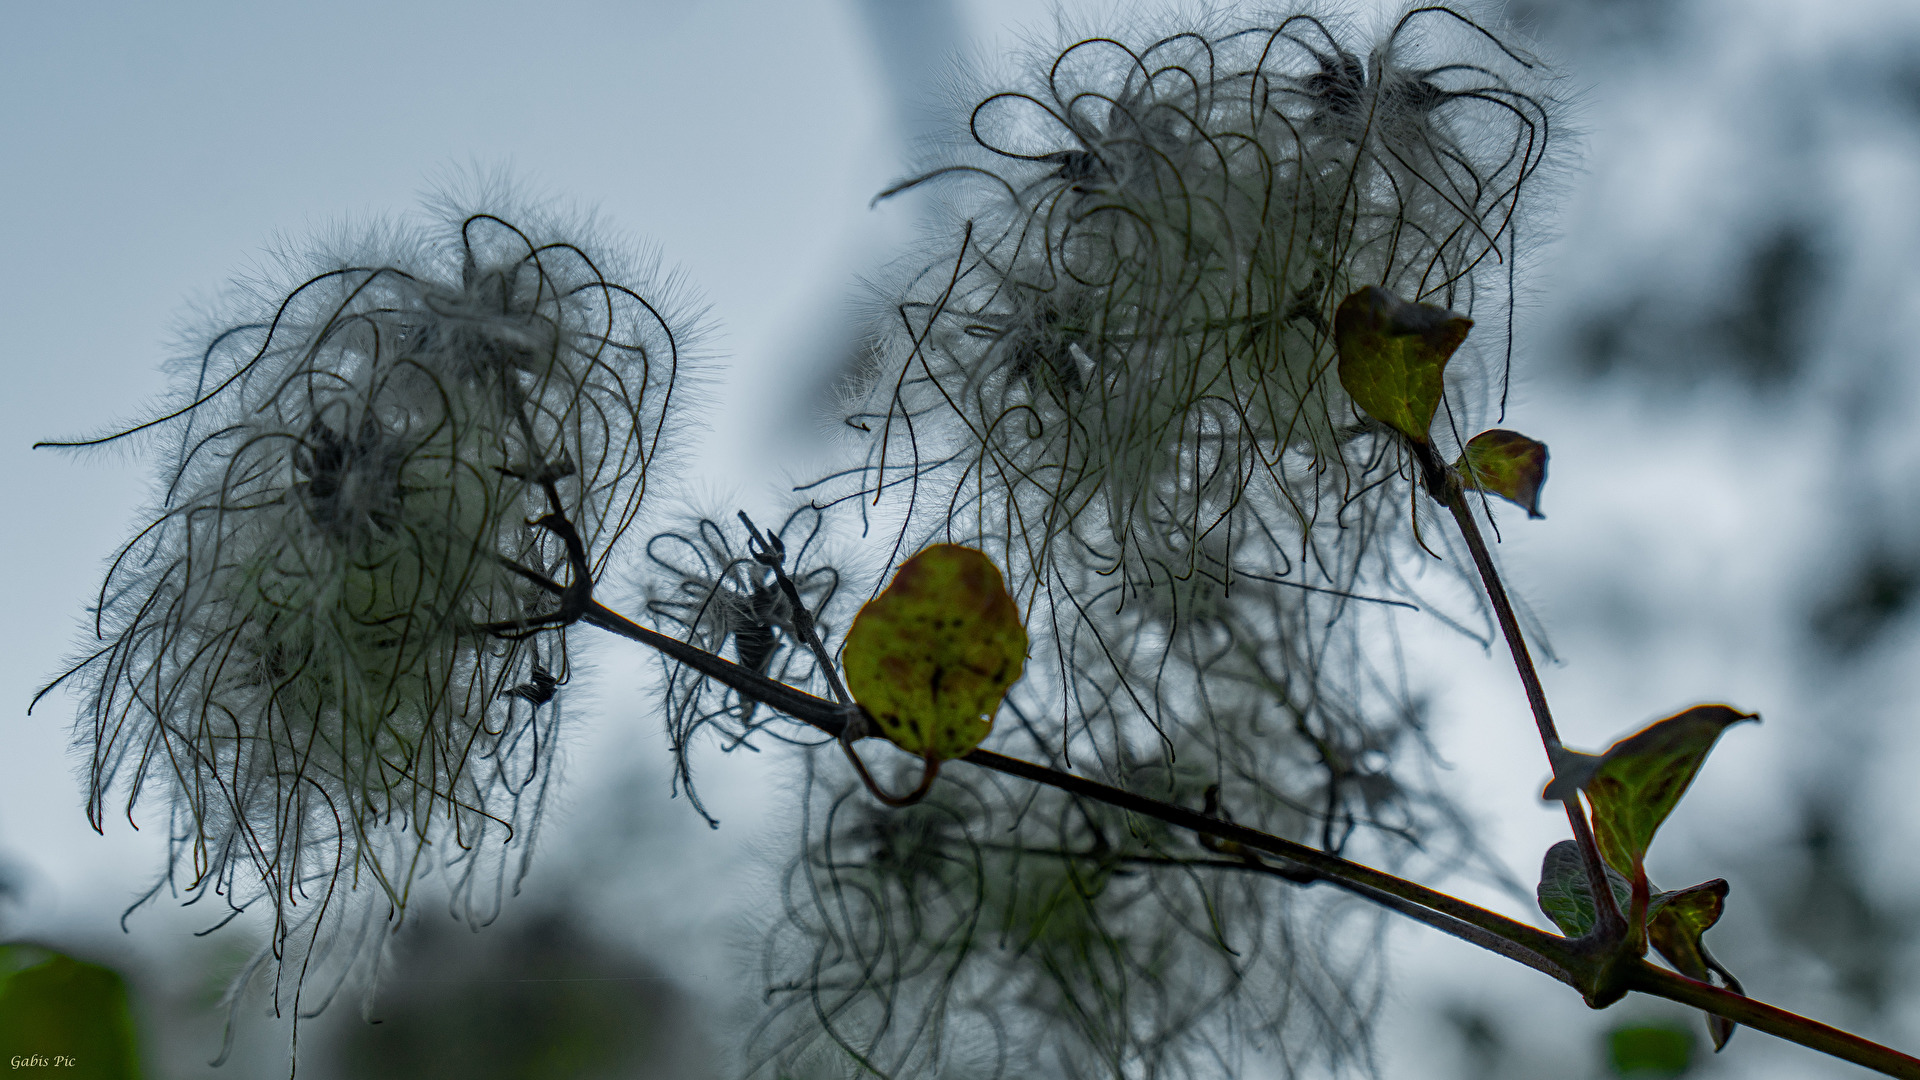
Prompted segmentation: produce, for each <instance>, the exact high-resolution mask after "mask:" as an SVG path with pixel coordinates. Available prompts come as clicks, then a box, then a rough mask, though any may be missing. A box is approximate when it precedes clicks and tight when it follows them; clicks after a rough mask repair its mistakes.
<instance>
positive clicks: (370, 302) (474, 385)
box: [70, 214, 683, 986]
mask: <svg viewBox="0 0 1920 1080" xmlns="http://www.w3.org/2000/svg"><path fill="white" fill-rule="evenodd" d="M567 235H568V234H567V233H565V232H563V231H561V230H560V229H558V228H557V227H554V226H541V227H539V228H537V229H534V230H531V231H522V230H520V229H518V228H516V227H514V226H512V225H510V224H508V223H507V222H505V221H504V220H502V219H501V218H497V217H493V216H491V215H486V214H479V215H474V216H471V217H466V218H465V219H464V220H461V219H459V218H456V219H455V220H454V221H452V222H451V228H450V229H448V231H447V232H446V234H444V235H433V234H430V233H425V232H420V231H414V230H395V231H393V232H391V233H390V234H389V235H388V236H387V237H386V238H385V240H384V242H383V243H381V244H380V245H378V247H379V249H381V250H375V251H372V252H363V253H362V254H360V255H359V256H357V257H356V258H354V259H352V260H343V261H340V262H332V261H330V260H327V259H325V258H322V259H321V260H317V261H319V262H320V265H318V266H312V267H311V269H309V270H308V271H307V272H305V273H303V274H302V275H301V276H302V277H304V280H303V281H301V282H300V283H299V284H298V285H297V286H295V287H293V288H291V289H290V290H289V291H288V292H286V293H285V294H284V295H283V296H277V297H272V298H257V299H255V300H253V301H250V302H246V303H243V304H242V307H243V310H241V311H239V312H237V313H235V318H234V319H233V321H232V322H231V323H230V324H229V325H227V326H226V327H223V328H222V329H221V330H220V331H219V332H218V333H217V334H214V335H212V336H211V337H210V338H209V339H208V344H206V345H205V348H204V352H203V353H202V356H201V359H200V362H199V363H198V364H197V365H196V366H195V368H194V369H193V370H192V371H191V373H190V374H191V377H192V380H193V381H192V383H191V386H190V388H189V392H188V393H187V394H186V395H185V398H186V399H185V401H184V402H183V403H182V405H181V406H180V407H179V408H177V409H175V410H173V411H171V412H169V413H168V414H167V415H166V416H165V417H163V418H162V419H161V420H158V421H155V422H153V423H152V424H149V425H144V428H145V430H146V432H147V433H148V434H150V435H152V434H160V435H162V436H165V435H171V436H172V439H173V440H174V441H173V442H172V444H171V446H170V447H169V449H170V451H171V452H170V454H169V455H168V456H169V457H171V458H172V464H171V466H170V467H169V468H168V469H167V470H166V471H165V472H164V474H163V477H162V481H163V484H162V486H163V493H162V497H161V499H160V502H159V505H158V507H157V509H156V511H155V514H154V517H153V520H152V521H151V523H150V524H148V525H147V526H146V527H145V528H143V529H142V530H141V531H140V532H139V534H138V535H137V536H136V537H135V538H134V540H133V541H132V542H131V543H129V544H128V545H127V547H126V548H125V549H123V550H122V551H121V553H120V554H119V556H118V557H117V558H116V559H115V560H114V562H113V564H112V567H111V569H110V570H109V572H108V575H107V579H106V582H105V584H104V585H103V587H102V591H101V596H100V604H99V609H98V618H97V622H96V627H95V631H96V634H97V636H98V637H99V639H100V644H99V645H98V646H97V647H96V648H95V649H93V650H92V651H91V652H90V655H88V656H87V657H86V658H85V659H84V660H82V661H81V663H79V664H78V665H77V666H76V667H75V669H74V671H73V672H70V674H71V675H74V676H77V677H78V679H79V685H80V686H81V687H82V688H83V700H82V705H81V719H80V725H79V737H80V741H81V743H82V744H83V745H85V746H86V747H87V748H88V750H89V752H90V754H91V757H92V767H91V786H92V790H91V797H90V803H89V808H90V810H89V812H90V814H91V816H92V818H93V820H94V823H95V825H96V827H98V826H99V825H100V823H101V818H102V816H103V813H104V805H105V802H106V800H107V798H108V797H109V793H110V791H111V790H113V789H114V788H115V787H116V786H118V787H121V788H124V789H125V790H126V798H127V813H128V815H129V817H131V815H132V814H133V811H134V806H135V803H136V801H137V800H138V799H139V797H140V796H141V795H142V794H143V793H145V794H147V795H149V796H151V795H153V794H155V793H164V795H165V797H166V798H168V799H169V801H170V803H171V813H172V836H173V846H174V859H173V865H172V866H171V868H170V872H169V878H168V880H176V879H177V878H178V877H182V876H183V877H184V878H185V882H184V885H185V888H186V890H187V891H188V892H189V893H192V894H196V895H198V894H200V893H202V892H205V891H212V892H217V893H220V894H222V895H223V896H225V897H226V898H227V900H228V902H229V903H231V904H232V905H234V907H235V908H236V909H239V908H244V907H246V906H248V905H250V904H252V903H254V902H255V901H257V900H259V899H261V898H262V897H265V898H267V899H269V901H270V903H271V904H272V906H273V908H274V911H275V915H276V918H275V930H274V936H273V939H272V942H271V950H272V955H273V956H275V957H276V958H278V959H280V961H281V964H282V967H283V969H284V968H285V967H286V966H287V964H288V962H289V960H290V958H291V957H293V956H305V957H306V959H303V960H302V961H301V965H302V968H300V969H297V970H301V971H302V977H304V975H305V974H308V973H309V972H307V971H305V970H304V967H305V966H308V965H315V966H317V967H325V966H326V965H327V963H328V962H329V961H326V960H325V959H324V957H326V956H328V955H331V956H332V957H333V960H332V961H331V963H332V964H333V967H332V969H331V970H332V972H333V973H335V974H338V975H344V973H345V969H346V967H347V966H350V965H351V963H352V962H353V960H354V959H355V953H356V950H355V949H353V948H347V947H343V948H342V949H341V950H338V951H337V952H332V953H330V952H329V950H328V949H327V948H326V946H327V945H328V944H329V942H330V941H331V939H332V937H333V936H334V935H332V934H331V933H327V932H323V931H326V930H327V928H328V927H330V926H332V925H333V924H337V923H339V922H340V921H341V920H342V918H344V916H343V915H342V914H341V912H342V909H345V908H351V907H354V906H356V905H365V904H367V903H369V902H370V898H368V897H367V896H366V894H365V892H364V891H363V892H362V893H361V894H360V896H359V897H357V898H356V897H352V896H349V895H348V893H350V892H351V891H353V890H355V889H360V888H361V887H362V886H369V887H371V888H372V889H373V890H374V891H376V892H377V893H379V894H381V895H383V896H384V898H385V899H386V901H387V905H388V906H387V920H388V921H389V922H391V923H394V924H397V923H398V921H399V918H400V916H401V915H402V913H403V912H404V910H405V907H406V904H407V902H408V897H409V893H410V890H411V888H412V884H413V881H414V879H415V877H416V875H417V874H418V873H419V872H421V871H423V870H425V869H428V868H430V867H431V866H432V865H434V864H435V863H436V862H437V863H444V864H445V865H446V868H447V870H448V873H449V875H450V883H451V885H452V886H453V889H454V892H455V908H456V910H461V911H464V912H465V913H466V915H467V917H468V918H469V919H471V920H474V921H476V922H479V921H485V920H486V919H487V918H490V917H491V913H490V911H489V910H488V909H489V907H490V905H492V904H493V903H494V902H495V900H494V899H488V898H486V897H485V896H479V897H476V896H475V895H474V892H473V890H474V888H475V887H476V886H482V887H485V888H488V889H489V890H492V889H496V888H497V886H498V883H499V880H500V875H501V874H503V873H504V872H505V862H506V859H507V855H508V849H507V846H506V845H507V844H508V843H517V844H518V845H519V846H520V848H521V851H522V856H521V865H522V869H524V866H525V853H526V851H527V850H528V844H529V843H530V837H531V831H532V829H533V827H534V825H535V824H536V822H537V820H538V816H539V811H540V806H541V802H542V797H543V793H544V791H545V788H546V784H547V782H548V779H549V777H550V774H551V765H552V760H551V759H552V754H553V748H554V736H555V730H554V728H555V724H556V722H557V715H558V712H557V710H558V706H557V704H556V703H553V702H552V698H553V697H554V689H555V688H556V686H558V685H559V684H560V683H562V682H564V680H565V678H566V673H567V653H566V647H565V637H564V626H563V625H561V624H562V623H563V622H564V619H563V618H562V617H561V616H560V615H559V614H558V608H559V600H558V598H557V597H556V596H554V595H553V590H552V588H551V587H547V586H542V585H541V584H540V582H541V580H542V579H545V580H546V581H547V582H565V581H568V580H578V579H579V577H580V576H581V575H583V574H589V573H591V572H593V571H594V570H597V568H598V564H599V562H601V561H604V559H605V557H606V553H607V549H608V547H609V546H610V545H611V544H612V543H613V541H614V540H615V539H616V538H617V537H618V536H619V535H620V533H621V532H622V531H623V530H624V529H625V528H626V527H627V525H628V523H629V522H630V521H631V520H632V518H633V515H634V513H635V511H636V508H637V505H638V502H639V499H640V495H641V492H642V489H643V487H644V483H645V478H646V470H647V467H648V465H649V463H650V462H651V461H652V460H653V459H654V457H655V454H656V452H657V446H658V441H659V438H660V435H661V424H662V419H663V416H664V410H665V405H666V399H667V397H668V395H669V394H670V393H671V390H672V385H673V381H674V377H675V375H676V373H677V370H678V365H679V363H680V361H681V359H682V355H683V354H682V343H681V342H680V340H679V339H678V337H677V330H676V328H675V327H674V326H673V325H672V324H670V323H669V321H668V320H667V319H666V318H664V317H663V316H662V315H661V314H660V312H659V310H658V309H657V308H656V307H655V306H654V302H653V301H652V300H650V299H647V298H645V297H646V293H644V292H642V291H637V290H639V289H641V288H643V287H646V288H650V287H651V286H645V285H644V283H639V282H635V283H631V284H622V283H619V282H617V281H615V280H612V279H610V278H609V277H608V276H607V274H606V273H604V272H603V269H602V266H601V264H600V263H599V262H598V261H597V259H598V256H596V255H591V254H589V252H588V250H587V249H586V248H585V247H583V246H580V245H577V244H575V243H573V242H571V241H570V240H569V239H566V237H567ZM310 266H311V264H310ZM136 430H140V429H136ZM489 882H491V884H489ZM176 883H177V880H176ZM378 922H379V920H377V919H375V920H373V922H372V923H370V924H363V925H376V926H377V925H378ZM296 935H297V939H296ZM362 936H363V937H369V936H370V937H371V939H372V940H373V941H377V940H378V939H379V938H380V937H381V935H380V934H378V933H375V934H372V935H362ZM289 950H292V951H291V952H290V951H289ZM277 985H278V984H277V983H276V986H277Z"/></svg>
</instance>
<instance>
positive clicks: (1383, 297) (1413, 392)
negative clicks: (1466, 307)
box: [1333, 285, 1473, 443]
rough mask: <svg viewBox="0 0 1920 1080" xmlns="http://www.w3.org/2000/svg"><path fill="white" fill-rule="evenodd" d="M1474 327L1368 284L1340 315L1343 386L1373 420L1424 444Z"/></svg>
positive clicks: (1337, 339)
mask: <svg viewBox="0 0 1920 1080" xmlns="http://www.w3.org/2000/svg"><path fill="white" fill-rule="evenodd" d="M1472 327H1473V320H1472V319H1469V318H1467V317H1466V316H1464V315H1456V314H1454V313H1453V312H1451V311H1448V310H1447V309H1446V308H1442V307H1434V306H1433V305H1431V304H1410V303H1408V302H1407V301H1405V300H1402V299H1400V298H1399V297H1397V296H1395V295H1393V294H1392V293H1390V292H1388V291H1387V290H1385V289H1383V288H1380V287H1379V286H1378V285H1369V286H1367V287H1366V288H1364V289H1361V290H1360V291H1359V292H1356V293H1354V294H1353V295H1351V296H1349V297H1347V298H1346V299H1345V300H1342V301H1340V307H1339V309H1338V310H1336V311H1335V312H1334V315H1333V339H1334V346H1335V348H1336V349H1337V351H1338V352H1339V354H1340V385H1341V386H1343V387H1345V388H1346V391H1347V395H1348V396H1349V397H1351V398H1353V403H1354V404H1355V405H1358V406H1359V407H1360V408H1361V409H1362V410H1363V411H1365V412H1366V414H1367V415H1368V416H1371V417H1373V418H1374V419H1376V420H1379V421H1381V422H1382V423H1384V424H1386V425H1387V426H1389V427H1391V428H1393V429H1394V430H1395V431H1398V432H1399V433H1400V434H1402V435H1405V436H1406V437H1407V438H1409V439H1412V440H1413V441H1415V442H1418V443H1424V442H1426V441H1427V429H1428V428H1430V427H1432V426H1433V414H1434V410H1436V409H1438V408H1439V407H1440V394H1441V390H1442V386H1443V383H1442V378H1441V377H1442V374H1443V373H1444V372H1445V371H1446V367H1447V359H1448V358H1449V357H1451V356H1452V355H1453V351H1454V350H1455V349H1457V348H1459V347H1460V343H1461V342H1462V341H1465V340H1466V339H1467V331H1468V330H1470V329H1472Z"/></svg>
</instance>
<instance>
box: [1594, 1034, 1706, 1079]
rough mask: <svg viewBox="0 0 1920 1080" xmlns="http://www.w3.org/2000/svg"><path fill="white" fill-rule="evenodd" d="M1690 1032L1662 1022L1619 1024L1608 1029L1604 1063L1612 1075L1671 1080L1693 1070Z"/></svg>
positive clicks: (1692, 1049)
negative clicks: (1609, 1068)
mask: <svg viewBox="0 0 1920 1080" xmlns="http://www.w3.org/2000/svg"><path fill="white" fill-rule="evenodd" d="M1693 1059H1694V1038H1693V1032H1692V1031H1691V1030H1689V1029H1687V1028H1684V1027H1672V1026H1668V1025H1665V1024H1622V1025H1620V1026H1619V1027H1616V1028H1614V1029H1613V1030H1612V1031H1609V1032H1607V1064H1608V1065H1609V1066H1611V1067H1612V1069H1613V1075H1615V1076H1624V1077H1633V1078H1635V1080H1673V1078H1675V1077H1680V1076H1685V1075H1687V1073H1689V1072H1691V1071H1692V1070H1693Z"/></svg>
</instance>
